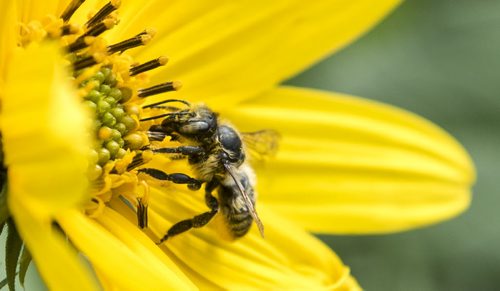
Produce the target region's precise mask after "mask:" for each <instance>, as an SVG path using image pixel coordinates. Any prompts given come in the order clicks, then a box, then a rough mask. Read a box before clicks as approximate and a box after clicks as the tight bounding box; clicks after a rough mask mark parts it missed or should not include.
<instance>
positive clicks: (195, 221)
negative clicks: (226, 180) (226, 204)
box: [157, 181, 219, 244]
mask: <svg viewBox="0 0 500 291" xmlns="http://www.w3.org/2000/svg"><path fill="white" fill-rule="evenodd" d="M216 187H217V184H216V183H215V182H213V181H212V182H209V183H208V184H207V185H206V186H205V203H206V204H207V206H208V208H210V211H207V212H204V213H202V214H199V215H196V216H194V217H193V218H190V219H186V220H182V221H179V222H177V223H176V224H174V225H172V227H170V229H169V230H168V231H167V233H166V234H165V235H164V236H163V237H162V238H161V239H160V241H159V242H158V243H157V244H161V243H163V242H164V241H166V240H168V239H169V238H171V237H173V236H175V235H178V234H181V233H183V232H186V231H188V230H190V229H191V228H200V227H203V226H205V225H206V224H207V223H209V222H210V220H211V219H212V218H213V217H214V216H215V215H216V214H217V212H218V211H219V203H218V202H217V198H215V197H214V196H212V191H213V190H214V189H215V188H216Z"/></svg>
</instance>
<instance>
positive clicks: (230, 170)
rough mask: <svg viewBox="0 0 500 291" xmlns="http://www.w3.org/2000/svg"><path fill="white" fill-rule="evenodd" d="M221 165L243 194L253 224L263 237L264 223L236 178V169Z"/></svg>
mask: <svg viewBox="0 0 500 291" xmlns="http://www.w3.org/2000/svg"><path fill="white" fill-rule="evenodd" d="M223 165H224V168H226V171H227V172H228V173H229V175H230V176H231V178H232V179H233V181H234V183H235V184H236V186H237V187H238V189H239V190H240V193H241V195H242V196H243V199H244V200H245V204H246V206H247V207H248V210H249V211H250V215H251V216H252V218H253V220H254V221H255V224H257V228H258V229H259V232H260V235H261V236H262V237H264V225H263V224H262V221H261V220H260V218H259V215H258V214H257V211H256V210H255V206H254V205H253V203H252V200H250V197H248V195H247V193H246V191H245V188H244V187H243V185H241V183H240V180H239V179H238V175H237V174H236V173H237V170H236V169H235V168H234V167H233V166H231V165H228V164H223Z"/></svg>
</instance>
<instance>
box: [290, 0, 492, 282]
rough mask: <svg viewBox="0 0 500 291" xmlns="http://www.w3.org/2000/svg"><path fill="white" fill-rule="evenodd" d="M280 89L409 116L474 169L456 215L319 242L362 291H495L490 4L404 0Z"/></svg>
mask: <svg viewBox="0 0 500 291" xmlns="http://www.w3.org/2000/svg"><path fill="white" fill-rule="evenodd" d="M288 84H293V85H297V86H304V87H313V88H318V89H324V90H330V91H337V92H344V93H349V94H353V95H358V96H363V97H366V98H370V99H375V100H379V101H382V102H385V103H389V104H393V105H396V106H399V107H402V108H405V109H408V110H410V111H413V112H415V113H417V114H419V115H421V116H423V117H425V118H427V119H429V120H431V121H433V122H434V123H436V124H438V125H440V126H441V127H443V128H444V129H446V130H447V131H448V132H450V133H451V134H452V135H454V136H455V137H456V138H457V139H458V140H459V141H460V142H461V143H462V144H463V145H464V146H465V147H466V148H467V150H468V151H469V152H470V154H471V155H472V158H473V159H474V161H475V164H476V167H477V171H478V181H477V184H476V186H475V189H474V193H475V195H474V199H473V203H472V207H471V208H470V210H469V211H468V212H466V213H465V214H463V215H461V216H460V217H458V218H456V219H454V220H451V221H448V222H445V223H441V224H439V225H435V226H432V227H428V228H425V229H420V230H416V231H411V232H406V233H402V234H394V235H387V236H356V237H345V236H322V237H321V238H322V239H323V240H324V241H325V242H327V243H328V244H329V245H330V246H331V247H332V248H333V249H334V250H335V251H336V252H337V253H338V254H339V255H340V257H341V258H342V259H343V260H344V261H345V263H346V264H347V265H349V266H350V267H351V270H352V272H353V274H354V275H355V276H356V278H357V279H358V280H359V282H360V283H361V285H362V286H363V287H364V288H365V289H367V290H405V291H406V290H426V291H427V290H429V291H433V290H440V291H441V290H500V276H499V275H500V249H499V248H500V247H499V245H500V244H499V242H500V230H499V228H500V219H499V216H498V213H499V209H500V195H498V193H497V192H498V180H499V169H500V168H499V165H500V155H499V150H500V114H499V113H500V96H499V95H500V94H499V93H500V1H492V0H490V1H488V0H477V1H471V0H439V1H435V0H434V1H432V0H410V1H407V2H405V3H404V4H403V5H402V6H400V7H399V8H398V9H397V10H396V11H395V12H394V13H393V14H392V15H390V16H389V17H388V18H387V19H386V20H385V21H384V22H382V23H381V24H380V25H378V26H377V27H376V28H375V29H374V30H372V31H371V32H369V33H368V34H367V35H365V36H364V37H363V38H361V39H360V40H358V41H357V42H356V43H354V44H352V45H351V46H349V47H348V48H346V49H344V50H342V51H341V52H339V53H337V54H336V55H334V56H332V57H330V58H328V59H326V60H325V61H323V62H321V63H320V64H318V65H317V66H315V67H313V68H312V69H311V70H309V71H307V72H305V73H303V74H301V75H300V76H298V77H296V78H294V79H293V80H290V81H289V82H288Z"/></svg>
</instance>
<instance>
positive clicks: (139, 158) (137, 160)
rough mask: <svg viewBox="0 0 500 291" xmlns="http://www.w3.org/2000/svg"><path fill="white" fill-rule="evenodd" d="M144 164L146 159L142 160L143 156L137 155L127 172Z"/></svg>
mask: <svg viewBox="0 0 500 291" xmlns="http://www.w3.org/2000/svg"><path fill="white" fill-rule="evenodd" d="M143 163H144V159H143V158H142V154H137V155H135V156H134V158H133V159H132V162H131V163H130V164H129V165H128V166H127V171H131V170H132V169H134V168H136V167H138V166H140V165H142V164H143Z"/></svg>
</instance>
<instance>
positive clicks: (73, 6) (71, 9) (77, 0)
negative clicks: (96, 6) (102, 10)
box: [61, 0, 85, 22]
mask: <svg viewBox="0 0 500 291" xmlns="http://www.w3.org/2000/svg"><path fill="white" fill-rule="evenodd" d="M83 2H85V0H73V1H71V3H69V5H68V7H66V10H64V12H63V14H61V18H62V20H63V21H64V22H67V21H68V20H69V19H70V18H71V16H73V14H74V13H75V11H76V10H77V9H78V8H79V7H80V6H81V5H82V4H83Z"/></svg>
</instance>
